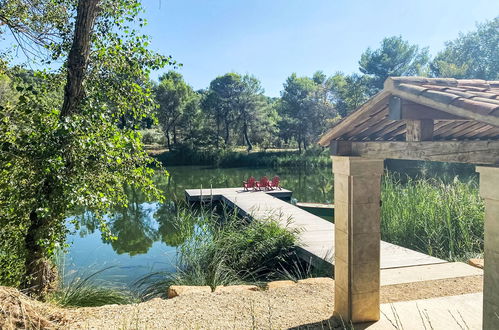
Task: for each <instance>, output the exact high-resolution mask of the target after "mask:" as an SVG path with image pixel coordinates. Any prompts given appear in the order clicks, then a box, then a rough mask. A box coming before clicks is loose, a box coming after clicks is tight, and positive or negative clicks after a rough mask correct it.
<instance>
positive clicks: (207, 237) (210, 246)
mask: <svg viewBox="0 0 499 330" xmlns="http://www.w3.org/2000/svg"><path fill="white" fill-rule="evenodd" d="M183 207H185V206H183ZM191 212H192V213H193V214H196V217H197V218H198V223H197V229H196V231H195V232H194V233H193V235H192V236H190V238H188V239H187V240H186V241H185V242H184V243H183V244H182V245H181V246H180V247H179V252H180V253H179V257H178V260H177V271H176V272H175V273H163V272H157V273H153V274H150V275H148V276H146V277H144V278H142V279H140V280H139V281H137V283H136V287H137V288H138V290H139V291H140V292H141V295H142V297H143V298H144V299H148V298H151V297H155V296H165V294H166V292H167V288H168V286H170V285H208V286H210V287H212V288H215V287H216V286H218V285H231V284H241V283H260V282H261V281H266V280H270V279H273V278H276V277H278V276H281V277H282V274H283V273H284V272H283V271H282V269H286V268H287V267H288V266H293V267H295V266H296V265H295V264H296V262H295V261H296V256H295V254H294V246H295V243H296V241H297V232H296V231H290V230H288V229H285V228H282V227H281V226H280V225H279V224H277V223H276V222H275V221H272V220H270V219H269V220H266V221H252V222H250V223H248V222H246V221H245V220H244V219H240V218H238V217H237V215H236V214H235V213H227V212H225V214H224V216H220V215H218V214H217V213H215V212H214V211H213V210H209V209H204V208H202V209H200V210H194V209H192V210H191ZM186 221H191V220H190V219H186Z"/></svg>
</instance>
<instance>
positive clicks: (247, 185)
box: [243, 176, 256, 191]
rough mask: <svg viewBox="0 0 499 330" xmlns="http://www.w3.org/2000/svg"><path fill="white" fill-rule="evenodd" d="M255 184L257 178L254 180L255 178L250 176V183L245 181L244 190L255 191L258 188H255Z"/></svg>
mask: <svg viewBox="0 0 499 330" xmlns="http://www.w3.org/2000/svg"><path fill="white" fill-rule="evenodd" d="M255 183H256V182H255V178H254V177H252V176H250V177H249V178H248V181H243V189H244V190H245V191H248V190H250V189H255V188H256V187H255Z"/></svg>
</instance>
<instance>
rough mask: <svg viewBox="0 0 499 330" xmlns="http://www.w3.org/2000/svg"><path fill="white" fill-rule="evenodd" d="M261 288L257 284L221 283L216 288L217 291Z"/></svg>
mask: <svg viewBox="0 0 499 330" xmlns="http://www.w3.org/2000/svg"><path fill="white" fill-rule="evenodd" d="M259 290H260V288H259V287H257V286H256V285H229V286H224V285H219V286H217V287H216V288H215V292H238V291H259Z"/></svg>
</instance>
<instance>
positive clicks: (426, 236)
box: [381, 174, 484, 260]
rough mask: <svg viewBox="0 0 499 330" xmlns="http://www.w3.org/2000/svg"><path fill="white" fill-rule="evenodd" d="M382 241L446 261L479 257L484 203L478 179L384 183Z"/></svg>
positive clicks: (391, 180)
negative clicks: (479, 192)
mask: <svg viewBox="0 0 499 330" xmlns="http://www.w3.org/2000/svg"><path fill="white" fill-rule="evenodd" d="M382 201H383V205H382V208H381V214H382V219H381V235H382V239H383V240H385V241H388V242H391V243H393V244H397V245H401V246H404V247H407V248H410V249H414V250H418V251H421V252H423V253H427V254H429V255H431V256H435V257H438V258H442V259H447V260H465V259H467V258H469V257H472V256H477V255H480V254H482V253H483V233H484V227H483V226H484V203H483V200H482V199H481V198H480V197H479V194H478V183H477V181H476V180H468V181H464V182H463V181H460V180H459V179H458V178H457V177H456V178H455V179H454V180H450V181H449V182H446V181H443V180H441V179H435V178H432V179H423V178H419V179H418V178H416V179H411V178H404V182H403V183H402V182H401V180H400V177H398V176H397V175H394V174H387V175H386V176H385V178H384V180H383V189H382Z"/></svg>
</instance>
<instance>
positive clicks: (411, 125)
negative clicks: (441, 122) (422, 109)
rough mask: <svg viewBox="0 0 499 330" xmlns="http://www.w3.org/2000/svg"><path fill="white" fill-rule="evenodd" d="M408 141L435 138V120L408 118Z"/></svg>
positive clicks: (406, 124) (406, 125)
mask: <svg viewBox="0 0 499 330" xmlns="http://www.w3.org/2000/svg"><path fill="white" fill-rule="evenodd" d="M405 127H406V132H405V140H406V141H431V140H432V139H433V120H431V119H423V120H406V123H405Z"/></svg>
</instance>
